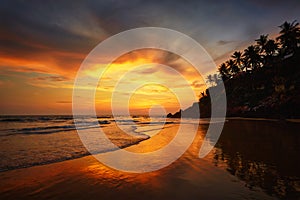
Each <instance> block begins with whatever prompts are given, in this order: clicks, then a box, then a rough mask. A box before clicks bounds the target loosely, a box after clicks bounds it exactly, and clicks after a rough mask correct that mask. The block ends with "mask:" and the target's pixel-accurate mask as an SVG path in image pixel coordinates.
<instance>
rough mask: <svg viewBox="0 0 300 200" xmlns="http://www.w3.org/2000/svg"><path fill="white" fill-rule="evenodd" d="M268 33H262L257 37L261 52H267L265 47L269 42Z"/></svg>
mask: <svg viewBox="0 0 300 200" xmlns="http://www.w3.org/2000/svg"><path fill="white" fill-rule="evenodd" d="M268 36H269V35H268V34H267V35H261V36H260V37H259V38H258V39H256V40H255V41H256V43H257V46H258V47H259V52H260V53H264V52H265V47H266V44H267V42H268Z"/></svg>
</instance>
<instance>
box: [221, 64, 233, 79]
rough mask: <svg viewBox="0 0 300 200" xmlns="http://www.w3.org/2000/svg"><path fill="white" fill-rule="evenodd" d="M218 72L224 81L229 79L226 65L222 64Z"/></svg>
mask: <svg viewBox="0 0 300 200" xmlns="http://www.w3.org/2000/svg"><path fill="white" fill-rule="evenodd" d="M219 72H220V74H221V76H222V78H223V80H224V81H226V80H227V79H229V78H230V73H229V70H228V69H227V65H226V63H222V64H221V65H220V67H219Z"/></svg>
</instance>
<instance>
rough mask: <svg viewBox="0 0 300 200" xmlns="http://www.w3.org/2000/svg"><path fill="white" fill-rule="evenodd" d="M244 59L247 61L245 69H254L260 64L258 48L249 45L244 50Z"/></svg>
mask: <svg viewBox="0 0 300 200" xmlns="http://www.w3.org/2000/svg"><path fill="white" fill-rule="evenodd" d="M243 56H244V61H245V62H246V63H247V65H248V66H247V69H248V68H250V69H252V70H256V69H257V68H258V67H259V66H260V65H261V57H260V55H259V48H258V47H256V46H254V45H250V46H249V47H248V48H247V49H245V50H244V55H243Z"/></svg>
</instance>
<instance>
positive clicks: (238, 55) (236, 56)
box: [231, 51, 244, 71]
mask: <svg viewBox="0 0 300 200" xmlns="http://www.w3.org/2000/svg"><path fill="white" fill-rule="evenodd" d="M231 57H232V58H233V59H234V62H235V64H236V65H237V67H238V68H239V71H243V67H244V65H243V54H242V52H240V51H235V52H234V53H233V54H232V56H231Z"/></svg>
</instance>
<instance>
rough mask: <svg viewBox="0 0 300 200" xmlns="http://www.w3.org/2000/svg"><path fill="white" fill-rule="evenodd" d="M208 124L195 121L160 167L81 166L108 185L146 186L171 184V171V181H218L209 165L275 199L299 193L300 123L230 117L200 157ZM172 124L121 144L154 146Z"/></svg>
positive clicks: (142, 148) (146, 149) (165, 136)
mask: <svg viewBox="0 0 300 200" xmlns="http://www.w3.org/2000/svg"><path fill="white" fill-rule="evenodd" d="M207 127H208V126H207V125H200V126H199V130H198V134H197V136H196V138H195V140H194V142H193V144H192V145H191V146H190V148H189V149H188V151H187V152H186V153H184V155H183V156H181V158H180V159H178V160H177V161H175V162H174V163H172V164H171V165H170V166H167V167H165V168H163V169H161V170H158V171H155V172H150V173H144V174H134V173H125V172H120V171H117V170H114V169H111V168H108V167H106V166H103V165H101V164H99V165H98V164H95V165H91V166H87V167H86V168H85V169H84V171H85V172H88V173H86V174H89V175H90V176H93V177H94V178H95V179H101V180H102V181H103V180H109V182H110V184H111V185H112V187H126V183H130V184H134V185H136V186H137V187H142V186H141V185H148V186H149V185H150V186H149V187H151V188H152V189H153V188H160V187H161V186H162V185H164V184H165V183H170V184H171V182H172V181H174V177H175V176H176V181H178V179H180V180H181V181H183V182H184V180H186V181H188V182H192V183H193V184H196V185H197V184H199V185H200V186H201V184H203V185H205V182H203V181H199V180H198V179H199V178H200V179H201V177H202V178H203V177H207V176H208V177H209V176H210V178H212V179H216V180H217V179H218V178H220V176H221V175H220V174H219V172H217V170H216V169H215V168H213V167H212V166H213V165H214V166H216V167H218V168H219V169H222V170H224V171H226V172H228V173H230V174H231V175H233V176H234V177H237V178H238V179H240V180H241V181H244V182H245V186H246V187H247V188H249V189H250V190H255V188H262V189H263V190H264V191H265V192H266V193H267V194H269V195H271V196H277V197H280V198H293V199H294V198H299V197H300V196H299V194H300V187H299V186H300V179H299V177H300V173H299V169H300V159H299V152H300V151H299V148H300V147H299V146H300V136H299V134H297V131H296V130H298V128H299V124H291V123H285V122H271V121H247V120H236V119H235V120H229V122H227V123H226V124H225V127H224V130H223V132H222V135H221V137H220V139H219V141H218V143H217V145H216V147H215V148H214V149H213V151H212V152H211V153H210V154H209V155H208V156H207V157H205V158H204V159H203V160H201V159H199V158H198V153H199V148H200V146H201V144H202V142H203V138H204V136H205V133H206V130H207ZM177 128H178V126H177V125H172V126H171V127H165V129H163V130H162V131H161V132H160V133H159V134H157V136H154V137H153V138H151V139H150V140H146V141H143V142H141V143H140V144H139V145H136V146H131V147H129V148H126V149H127V150H128V151H132V152H149V151H154V150H157V149H159V148H161V147H162V146H164V145H165V144H167V143H168V142H169V141H170V140H171V139H172V138H173V137H174V133H175V132H176V130H177ZM180 177H181V178H180ZM182 177H184V178H182ZM164 182H165V183H164ZM221 182H222V181H221ZM186 184H187V183H186ZM221 185H222V184H221ZM222 187H225V186H222Z"/></svg>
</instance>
